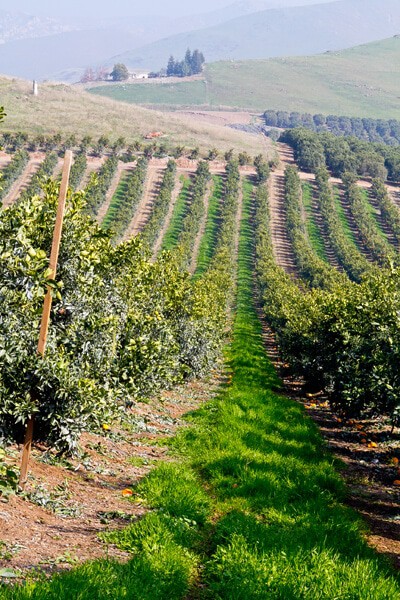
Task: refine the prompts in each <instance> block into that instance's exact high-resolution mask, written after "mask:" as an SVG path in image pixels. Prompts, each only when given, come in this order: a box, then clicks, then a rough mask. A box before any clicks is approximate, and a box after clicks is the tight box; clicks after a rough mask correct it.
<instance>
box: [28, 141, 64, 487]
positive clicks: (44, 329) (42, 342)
mask: <svg viewBox="0 0 400 600" xmlns="http://www.w3.org/2000/svg"><path fill="white" fill-rule="evenodd" d="M71 164H72V152H71V150H67V151H66V153H65V159H64V167H63V172H62V178H61V186H60V195H59V198H58V207H57V215H56V224H55V226H54V233H53V243H52V246H51V254H50V263H49V269H50V273H49V279H55V278H56V273H57V262H58V254H59V251H60V243H61V233H62V227H63V222H64V212H65V201H66V198H67V191H68V183H69V174H70V171H71ZM51 303H52V295H51V288H50V287H49V286H48V287H47V292H46V296H45V298H44V303H43V313H42V321H41V324H40V333H39V342H38V347H37V352H38V354H40V355H41V356H44V353H45V351H46V342H47V334H48V331H49V322H50V313H51ZM33 422H34V417H33V415H32V416H31V417H30V419H29V420H28V423H27V426H26V432H25V440H24V448H23V451H22V459H21V471H20V476H19V488H20V489H21V490H22V491H23V490H24V489H25V485H26V481H27V478H28V466H29V457H30V454H31V447H32V439H33Z"/></svg>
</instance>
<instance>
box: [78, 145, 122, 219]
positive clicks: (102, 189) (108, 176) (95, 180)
mask: <svg viewBox="0 0 400 600" xmlns="http://www.w3.org/2000/svg"><path fill="white" fill-rule="evenodd" d="M117 167H118V158H117V157H116V156H115V155H112V156H110V157H109V158H107V159H106V161H105V162H104V164H103V165H102V166H101V168H100V170H99V172H98V173H95V174H93V175H92V176H91V179H90V182H89V184H88V185H87V187H86V189H85V198H86V203H87V210H88V212H89V214H90V215H92V216H93V215H95V214H97V212H98V210H99V208H100V206H101V205H102V204H103V203H104V202H105V200H106V195H107V191H108V189H109V187H110V185H111V182H112V180H113V177H114V175H115V173H116V171H117Z"/></svg>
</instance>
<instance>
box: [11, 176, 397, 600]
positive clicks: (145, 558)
mask: <svg viewBox="0 0 400 600" xmlns="http://www.w3.org/2000/svg"><path fill="white" fill-rule="evenodd" d="M251 195H252V189H251V186H249V185H245V186H244V199H243V200H244V206H243V219H242V223H241V230H240V241H239V258H238V288H237V302H236V312H235V317H234V323H233V335H232V341H231V343H230V344H229V345H228V347H227V351H226V364H227V370H228V374H229V373H230V375H231V380H230V381H228V383H227V384H226V385H225V386H223V387H222V388H221V390H220V392H219V394H218V395H217V397H216V398H215V400H213V401H211V402H209V403H208V404H207V405H205V406H204V407H203V408H201V409H200V410H197V411H196V412H194V413H193V414H191V415H190V420H191V422H192V427H190V428H185V429H184V430H183V431H182V432H181V433H180V434H179V435H178V436H177V438H175V440H174V441H173V450H174V451H175V453H176V458H175V461H173V462H168V463H165V464H162V465H161V466H159V467H158V468H155V469H154V470H153V471H152V472H151V473H150V475H149V476H148V477H147V478H146V479H144V480H143V481H142V483H140V484H139V486H138V487H137V488H136V489H135V493H136V495H135V501H136V502H138V501H141V502H143V503H146V504H147V505H148V506H149V507H151V508H152V509H153V510H152V511H151V512H149V513H148V514H147V515H146V516H145V517H144V518H143V519H141V520H140V521H138V522H136V523H133V524H132V525H130V526H129V527H128V528H126V529H124V530H122V531H120V532H116V533H113V534H110V535H109V536H108V541H109V542H114V543H116V544H117V545H118V546H119V547H120V548H122V549H124V550H127V551H128V552H130V553H131V555H132V558H131V560H129V561H128V562H127V563H125V564H119V563H117V562H113V561H97V562H94V563H87V564H85V565H83V566H81V567H78V568H77V569H75V570H73V571H71V572H70V573H67V574H64V575H61V576H56V577H55V578H53V579H52V580H51V581H50V582H47V583H46V582H44V583H41V584H38V585H37V586H36V587H35V586H33V587H32V586H31V588H30V589H29V588H27V589H26V590H25V591H20V590H18V589H16V590H10V591H9V592H8V593H6V594H5V595H4V596H2V597H4V598H5V600H10V599H11V598H12V599H13V600H21V599H24V600H26V599H28V598H29V599H30V600H42V599H43V600H44V599H46V600H64V599H65V600H66V599H68V600H74V599H76V600H78V599H79V600H94V599H96V600H105V599H111V598H112V599H113V600H119V599H122V598H124V599H132V600H133V599H138V600H160V599H162V600H174V599H183V598H186V599H193V600H194V599H201V598H203V599H206V598H208V599H210V600H211V599H212V600H218V599H219V600H221V599H226V600H253V599H265V600H302V599H304V600H323V599H326V600H395V599H396V600H397V599H398V598H399V597H400V584H399V581H398V579H396V575H395V574H393V572H392V571H391V569H389V567H387V565H386V563H385V561H384V560H383V559H381V558H379V557H377V555H376V554H375V553H374V552H373V551H372V550H371V549H370V548H368V546H367V545H366V543H365V542H364V540H363V538H362V535H361V527H360V522H359V520H358V518H357V517H356V516H355V514H354V513H353V511H351V510H350V509H348V508H346V507H345V506H344V505H343V504H342V500H343V498H344V486H343V483H342V481H341V479H340V477H339V476H338V475H337V473H336V471H335V469H334V466H333V462H334V461H333V459H332V457H331V455H329V454H328V453H327V452H326V451H325V449H324V445H323V442H322V439H321V437H320V434H319V432H318V430H317V428H316V426H315V425H314V424H313V422H312V421H311V420H310V419H309V418H308V417H307V415H306V414H305V412H304V409H303V408H302V407H301V406H300V405H299V404H297V403H296V402H293V401H292V400H289V399H287V398H285V397H282V396H280V395H278V394H277V393H276V392H275V391H274V390H275V389H276V388H277V386H279V385H280V384H279V380H278V378H277V375H276V373H275V370H274V369H273V367H272V365H271V363H270V361H269V359H268V357H267V355H266V353H265V349H264V346H263V341H262V335H261V333H262V332H261V325H260V321H259V319H258V315H257V312H256V307H255V305H254V294H253V292H254V289H253V240H254V231H253V228H252V224H251V216H252V213H251V200H252V198H251ZM1 591H2V590H1Z"/></svg>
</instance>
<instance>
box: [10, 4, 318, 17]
mask: <svg viewBox="0 0 400 600" xmlns="http://www.w3.org/2000/svg"><path fill="white" fill-rule="evenodd" d="M234 1H235V0H202V1H201V2H200V3H196V2H193V3H192V2H187V1H186V2H184V1H183V0H150V2H144V1H143V0H112V1H111V2H110V0H68V1H67V2H62V0H61V1H58V0H0V9H2V10H7V11H23V12H26V13H29V14H33V15H38V16H57V17H71V16H80V17H90V16H94V15H95V16H97V17H100V18H101V17H103V16H122V15H127V16H134V15H152V14H158V15H169V16H173V17H174V16H179V15H184V14H185V15H188V14H196V13H200V12H207V11H210V10H214V9H218V8H222V7H224V6H228V5H229V4H232V3H233V2H234ZM327 1H329V0H303V1H302V0H298V2H296V1H295V0H274V1H273V3H274V4H280V5H281V6H285V5H293V4H299V5H301V4H317V3H318V2H327ZM271 3H272V0H271Z"/></svg>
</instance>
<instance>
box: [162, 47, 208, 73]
mask: <svg viewBox="0 0 400 600" xmlns="http://www.w3.org/2000/svg"><path fill="white" fill-rule="evenodd" d="M204 62H205V59H204V56H203V53H202V52H200V51H199V50H193V52H191V50H190V49H189V48H188V49H187V50H186V54H185V58H184V59H183V60H182V61H179V60H175V59H174V57H173V56H170V57H169V60H168V64H167V70H166V75H167V77H188V76H190V75H197V74H198V73H201V72H202V70H203V65H204Z"/></svg>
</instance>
